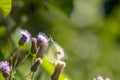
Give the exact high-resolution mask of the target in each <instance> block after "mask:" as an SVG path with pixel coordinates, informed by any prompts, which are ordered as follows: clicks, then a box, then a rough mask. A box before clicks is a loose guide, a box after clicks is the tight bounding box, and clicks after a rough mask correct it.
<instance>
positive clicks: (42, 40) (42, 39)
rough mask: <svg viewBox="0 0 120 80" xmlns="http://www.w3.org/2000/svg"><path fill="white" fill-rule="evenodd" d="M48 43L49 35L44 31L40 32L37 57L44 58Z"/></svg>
mask: <svg viewBox="0 0 120 80" xmlns="http://www.w3.org/2000/svg"><path fill="white" fill-rule="evenodd" d="M47 45H48V37H47V36H46V35H45V34H44V33H42V32H41V33H39V34H38V37H37V47H38V49H39V50H38V53H37V57H40V58H43V56H44V53H45V51H46V48H47Z"/></svg>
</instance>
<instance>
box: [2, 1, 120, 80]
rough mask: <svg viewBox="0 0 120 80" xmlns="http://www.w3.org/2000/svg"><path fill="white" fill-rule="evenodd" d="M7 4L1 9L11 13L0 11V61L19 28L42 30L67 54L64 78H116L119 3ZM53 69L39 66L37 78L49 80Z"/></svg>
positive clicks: (26, 67) (24, 69)
mask: <svg viewBox="0 0 120 80" xmlns="http://www.w3.org/2000/svg"><path fill="white" fill-rule="evenodd" d="M0 1H2V0H0ZM6 1H9V0H6ZM6 5H8V3H6ZM11 6H12V7H11V10H10V9H8V8H7V7H5V8H7V9H8V10H10V13H9V14H8V15H7V16H4V15H2V14H4V13H1V11H2V10H1V8H0V13H1V15H0V61H1V60H7V58H8V56H9V54H10V52H12V51H13V50H14V49H15V47H17V46H18V45H17V41H18V40H19V38H20V37H19V30H20V29H27V30H28V31H29V32H30V33H31V34H32V36H34V37H36V36H37V34H38V33H39V32H45V33H46V34H47V35H48V36H52V37H53V39H54V41H56V42H58V43H59V44H60V45H61V46H62V47H63V49H64V50H65V52H66V54H67V55H68V59H66V60H65V62H66V67H65V69H64V70H63V77H68V80H93V78H94V77H96V76H98V75H102V76H103V77H110V78H111V80H120V1H119V0H12V4H11ZM3 9H4V8H3ZM8 12H9V11H8ZM1 16H2V17H1ZM29 45H30V44H28V45H27V44H26V46H25V47H24V48H23V49H22V52H23V54H22V55H25V52H26V51H28V50H29V48H30V46H29ZM27 62H29V63H30V59H28V60H27ZM29 63H28V65H25V64H23V66H22V67H20V69H19V70H18V71H17V72H16V75H15V77H16V78H17V79H16V80H21V76H23V75H24V74H26V73H27V71H29ZM48 68H49V69H48ZM50 69H51V70H50ZM53 70H54V66H53V65H52V64H50V63H49V62H44V64H43V65H42V67H40V70H39V71H38V72H37V74H36V80H50V75H51V74H52V72H53ZM0 76H2V75H0ZM0 78H1V77H0ZM1 80H2V78H1ZM61 80H64V79H63V78H61Z"/></svg>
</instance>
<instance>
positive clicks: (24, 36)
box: [18, 30, 31, 46]
mask: <svg viewBox="0 0 120 80" xmlns="http://www.w3.org/2000/svg"><path fill="white" fill-rule="evenodd" d="M20 33H21V35H22V37H21V39H20V40H19V42H18V44H19V46H23V45H24V43H25V42H29V40H30V37H31V34H30V33H29V32H28V31H27V30H21V31H20Z"/></svg>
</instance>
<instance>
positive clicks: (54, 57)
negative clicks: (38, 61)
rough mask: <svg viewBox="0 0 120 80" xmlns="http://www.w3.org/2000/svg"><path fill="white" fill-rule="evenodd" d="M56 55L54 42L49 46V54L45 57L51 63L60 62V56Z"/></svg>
mask: <svg viewBox="0 0 120 80" xmlns="http://www.w3.org/2000/svg"><path fill="white" fill-rule="evenodd" d="M56 53H57V50H56V47H55V45H54V43H53V41H50V42H49V45H48V49H47V53H46V55H45V58H46V59H47V60H48V61H49V62H51V63H55V62H56V61H57V60H58V56H57V54H56Z"/></svg>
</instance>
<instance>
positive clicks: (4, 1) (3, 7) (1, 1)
mask: <svg viewBox="0 0 120 80" xmlns="http://www.w3.org/2000/svg"><path fill="white" fill-rule="evenodd" d="M11 4H12V1H11V0H0V20H1V19H3V18H4V17H6V16H7V15H8V14H9V13H10V10H11Z"/></svg>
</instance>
